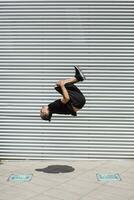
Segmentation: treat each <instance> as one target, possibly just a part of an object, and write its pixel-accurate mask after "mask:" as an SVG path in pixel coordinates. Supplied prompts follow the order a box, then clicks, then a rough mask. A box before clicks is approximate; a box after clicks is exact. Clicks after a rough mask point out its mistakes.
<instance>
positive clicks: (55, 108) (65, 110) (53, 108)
mask: <svg viewBox="0 0 134 200" xmlns="http://www.w3.org/2000/svg"><path fill="white" fill-rule="evenodd" d="M48 107H49V111H50V112H51V113H56V114H65V115H69V114H71V115H74V116H76V115H77V114H76V112H75V111H74V110H73V108H72V105H71V101H70V100H69V101H68V102H67V103H66V104H64V103H62V101H61V99H58V100H56V101H54V102H52V103H50V104H49V105H48Z"/></svg>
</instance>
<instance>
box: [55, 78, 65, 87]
mask: <svg viewBox="0 0 134 200" xmlns="http://www.w3.org/2000/svg"><path fill="white" fill-rule="evenodd" d="M56 85H57V86H61V87H62V86H64V85H65V82H64V80H60V81H58V82H57V83H56Z"/></svg>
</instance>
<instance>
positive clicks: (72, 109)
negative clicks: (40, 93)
mask: <svg viewBox="0 0 134 200" xmlns="http://www.w3.org/2000/svg"><path fill="white" fill-rule="evenodd" d="M74 68H75V76H74V77H72V78H69V79H65V80H60V81H58V82H57V84H56V85H57V86H56V87H55V89H56V91H58V92H59V93H60V94H61V95H62V98H61V99H58V100H56V101H54V102H52V103H50V104H49V105H47V106H42V108H41V110H40V117H41V118H42V119H43V120H48V121H51V117H52V114H53V113H56V114H65V115H73V116H77V112H78V111H79V110H80V109H81V108H82V107H83V106H84V105H85V103H86V99H85V97H84V95H83V94H82V92H81V91H80V90H79V89H78V88H77V87H76V86H75V85H74V83H77V82H79V81H84V80H85V76H84V74H83V73H82V71H81V70H80V69H79V68H78V67H74Z"/></svg>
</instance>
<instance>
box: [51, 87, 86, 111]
mask: <svg viewBox="0 0 134 200" xmlns="http://www.w3.org/2000/svg"><path fill="white" fill-rule="evenodd" d="M65 87H66V89H67V91H68V93H69V96H70V99H71V102H72V105H73V106H74V107H76V108H78V109H81V108H82V107H83V106H84V105H85V103H86V99H85V97H84V95H83V93H82V92H81V91H80V90H79V88H77V87H76V85H74V84H68V83H67V84H65ZM55 89H56V91H58V92H59V93H60V94H62V90H61V88H60V86H57V87H55Z"/></svg>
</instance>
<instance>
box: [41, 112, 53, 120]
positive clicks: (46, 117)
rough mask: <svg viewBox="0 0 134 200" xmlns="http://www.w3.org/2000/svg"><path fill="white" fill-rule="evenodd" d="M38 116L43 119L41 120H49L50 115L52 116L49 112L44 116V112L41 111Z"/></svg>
mask: <svg viewBox="0 0 134 200" xmlns="http://www.w3.org/2000/svg"><path fill="white" fill-rule="evenodd" d="M40 117H41V119H43V120H48V121H49V122H50V121H51V117H52V113H51V112H49V115H48V116H46V115H44V114H43V113H42V112H41V114H40Z"/></svg>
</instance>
